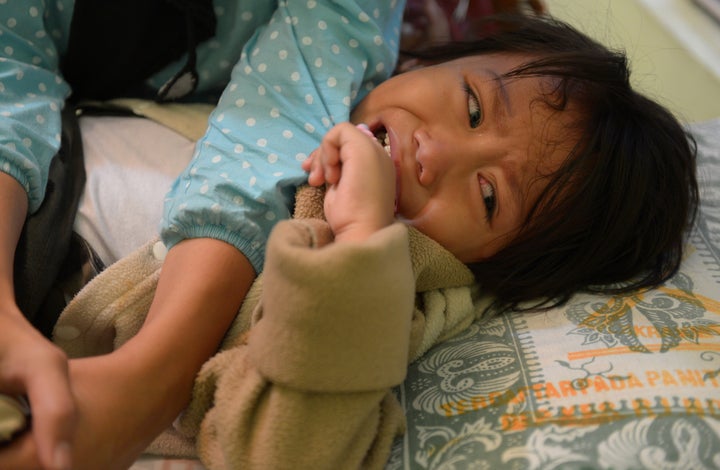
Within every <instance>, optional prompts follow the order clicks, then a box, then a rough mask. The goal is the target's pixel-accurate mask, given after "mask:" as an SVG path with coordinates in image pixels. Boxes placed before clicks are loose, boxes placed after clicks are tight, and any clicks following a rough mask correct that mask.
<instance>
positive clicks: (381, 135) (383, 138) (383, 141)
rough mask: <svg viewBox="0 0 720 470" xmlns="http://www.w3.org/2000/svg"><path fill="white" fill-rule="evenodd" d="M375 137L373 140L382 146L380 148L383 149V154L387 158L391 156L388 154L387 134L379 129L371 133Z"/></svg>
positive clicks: (383, 129) (388, 140) (382, 129)
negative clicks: (385, 154)
mask: <svg viewBox="0 0 720 470" xmlns="http://www.w3.org/2000/svg"><path fill="white" fill-rule="evenodd" d="M373 134H374V135H375V138H376V139H377V141H378V142H379V143H380V145H382V147H383V148H384V149H385V152H386V153H387V154H388V157H390V156H391V154H390V137H388V133H387V131H386V130H385V128H384V127H380V128H378V129H376V130H375V132H374V133H373Z"/></svg>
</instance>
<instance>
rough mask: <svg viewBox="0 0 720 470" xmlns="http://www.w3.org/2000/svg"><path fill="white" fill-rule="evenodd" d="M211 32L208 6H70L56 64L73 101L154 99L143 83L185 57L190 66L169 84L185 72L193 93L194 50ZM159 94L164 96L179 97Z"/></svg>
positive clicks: (145, 2) (157, 2) (133, 2)
mask: <svg viewBox="0 0 720 470" xmlns="http://www.w3.org/2000/svg"><path fill="white" fill-rule="evenodd" d="M215 26H216V19H215V13H214V10H213V4H212V0H75V6H74V11H73V18H72V22H71V25H70V37H69V40H68V49H67V52H66V54H65V56H64V57H63V61H62V64H61V68H62V71H63V75H64V76H65V79H66V80H67V81H68V82H69V83H70V85H71V87H72V89H73V96H72V99H73V100H75V101H79V100H82V99H94V100H106V99H111V98H118V97H123V96H135V97H145V98H148V97H154V96H155V93H154V92H152V91H150V90H148V89H147V88H146V87H145V85H144V83H145V81H146V80H147V78H148V77H150V76H152V75H153V74H154V73H156V72H158V71H160V70H161V69H162V68H164V67H165V66H166V65H167V64H169V63H171V62H172V61H174V60H177V59H179V58H180V57H181V56H182V55H183V53H185V52H187V53H188V56H189V58H188V60H189V63H188V65H186V67H185V68H183V69H182V70H181V71H179V72H178V74H177V75H176V76H175V77H173V80H171V81H170V82H173V83H174V82H177V81H178V79H179V78H180V77H181V76H182V77H186V76H187V71H186V70H185V69H186V68H187V67H188V66H190V67H191V69H192V71H191V73H190V77H191V78H193V79H194V80H195V81H194V82H193V83H192V84H191V85H192V88H191V89H190V91H192V90H194V86H195V84H196V82H197V73H195V71H194V65H195V64H194V60H195V48H196V47H197V45H198V44H199V43H200V42H202V41H204V40H206V39H208V38H210V37H212V36H213V35H214V34H215ZM190 62H191V63H190ZM170 82H169V83H170ZM180 83H181V84H182V85H185V84H186V81H185V80H184V79H183V80H181V81H180ZM170 86H172V85H170ZM164 88H166V90H165V91H164V95H163V96H169V97H171V98H176V97H177V96H180V94H179V93H177V92H174V93H170V92H169V90H168V89H167V86H166V87H164ZM161 98H162V96H161Z"/></svg>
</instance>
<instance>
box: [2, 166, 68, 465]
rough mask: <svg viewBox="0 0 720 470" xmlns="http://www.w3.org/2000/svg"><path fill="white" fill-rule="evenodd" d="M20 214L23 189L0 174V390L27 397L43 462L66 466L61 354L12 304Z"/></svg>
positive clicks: (65, 392)
mask: <svg viewBox="0 0 720 470" xmlns="http://www.w3.org/2000/svg"><path fill="white" fill-rule="evenodd" d="M26 213H27V195H26V193H25V191H24V189H23V188H22V187H21V186H20V185H19V184H18V183H17V181H16V180H15V179H14V178H12V177H11V176H9V175H7V174H4V173H0V392H3V393H9V394H14V395H26V396H27V397H28V399H29V402H30V405H31V408H32V413H33V427H32V439H33V440H34V442H35V444H36V446H37V452H38V457H39V459H40V461H41V462H42V463H43V465H44V466H46V467H47V468H58V469H63V468H70V458H71V456H70V440H71V438H72V434H73V430H74V427H73V426H74V423H75V406H74V400H73V396H72V394H71V391H70V386H69V382H68V363H67V358H66V356H65V354H64V353H63V352H62V351H61V350H60V349H59V348H57V347H56V346H54V345H53V344H52V343H50V342H49V341H48V340H47V339H46V338H45V337H43V336H42V335H41V334H40V333H39V332H38V331H37V330H36V329H35V328H34V327H33V326H32V325H30V323H29V322H28V321H27V319H26V318H25V317H24V316H23V314H22V313H21V312H20V310H19V309H18V307H17V305H16V303H15V294H14V286H13V260H14V254H15V247H16V245H17V241H18V238H19V236H20V231H21V229H22V226H23V224H24V222H25V216H26ZM8 468H9V467H8Z"/></svg>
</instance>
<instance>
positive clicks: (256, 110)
mask: <svg viewBox="0 0 720 470" xmlns="http://www.w3.org/2000/svg"><path fill="white" fill-rule="evenodd" d="M403 6H404V1H403V0H362V1H360V0H358V1H350V0H336V1H330V0H287V1H280V2H278V6H277V9H276V10H275V12H274V13H273V16H272V18H271V20H270V22H269V23H268V24H267V25H266V26H265V27H263V28H261V29H260V30H258V31H257V33H256V34H255V35H254V36H253V37H252V38H251V39H250V40H249V41H248V43H247V44H246V45H245V48H244V49H243V52H242V55H241V58H240V61H239V62H238V63H237V64H236V65H235V67H234V68H233V71H232V78H231V81H230V84H229V85H228V87H227V88H226V89H225V92H224V93H223V95H222V97H221V100H220V102H219V104H218V106H217V108H216V110H215V111H214V113H213V114H212V116H211V117H210V122H209V127H208V130H207V133H206V134H205V136H204V137H203V139H201V141H200V142H199V143H198V146H197V149H196V153H195V156H194V158H193V160H192V162H191V163H190V165H189V166H188V168H187V169H186V170H185V171H184V172H183V174H182V175H180V177H179V178H178V179H177V180H176V182H175V184H174V185H173V188H172V189H171V191H170V192H169V194H168V197H167V199H166V204H165V212H164V218H163V222H162V231H161V233H162V237H163V240H164V241H165V243H166V244H167V245H168V246H169V247H170V246H173V245H175V244H177V243H178V242H180V241H181V240H183V239H186V238H198V237H209V238H215V239H219V240H223V241H226V242H228V243H230V244H232V245H234V246H236V247H237V248H238V249H239V250H241V251H242V252H243V253H244V254H245V255H246V256H247V258H248V259H249V260H250V262H251V263H252V265H253V266H254V268H255V270H256V271H257V272H260V271H262V267H263V263H264V252H265V245H266V241H267V238H268V236H269V233H270V231H271V229H272V227H273V226H274V225H275V223H277V221H278V220H280V219H285V218H288V217H289V216H290V210H291V207H292V205H293V201H294V194H295V189H296V188H297V187H298V186H299V185H300V184H302V183H304V182H305V181H306V175H305V173H304V172H303V171H302V169H301V167H300V163H301V162H302V160H304V159H305V158H306V156H307V155H308V154H309V153H310V152H311V151H312V150H314V149H315V148H316V147H317V146H318V145H319V143H320V141H321V139H322V137H323V135H324V134H325V132H327V130H328V129H329V128H330V127H332V126H333V125H334V124H335V123H338V122H342V121H346V120H348V119H349V114H350V110H351V108H352V106H353V105H354V104H355V103H357V102H358V101H359V100H360V99H362V98H363V97H364V96H365V94H366V93H367V92H368V91H369V90H370V89H372V87H374V86H375V85H376V84H378V83H380V82H381V81H383V80H385V79H387V78H388V77H389V75H390V74H391V72H392V70H393V68H394V65H395V62H396V60H397V48H398V40H399V28H400V22H401V18H402V9H403Z"/></svg>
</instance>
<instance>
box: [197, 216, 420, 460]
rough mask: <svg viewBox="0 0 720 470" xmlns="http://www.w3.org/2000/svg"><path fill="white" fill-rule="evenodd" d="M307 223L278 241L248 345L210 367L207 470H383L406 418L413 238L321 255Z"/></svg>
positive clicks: (334, 248) (288, 225) (291, 227)
mask: <svg viewBox="0 0 720 470" xmlns="http://www.w3.org/2000/svg"><path fill="white" fill-rule="evenodd" d="M314 240H315V239H314V234H313V230H312V229H311V228H308V226H307V225H306V224H305V223H303V222H298V221H292V222H281V223H280V224H278V226H277V227H276V229H275V230H274V231H273V234H272V236H271V239H270V242H269V247H268V256H267V263H266V270H265V273H264V279H263V293H262V298H261V304H260V309H261V310H259V311H257V313H256V317H259V319H256V322H255V324H254V326H253V327H252V328H251V330H250V332H249V334H248V336H247V343H246V344H243V345H241V346H237V347H235V348H232V349H230V350H228V351H225V352H223V353H221V354H220V355H219V356H217V357H216V358H215V359H213V361H216V364H218V365H219V366H218V369H217V370H219V371H220V370H222V374H220V376H219V377H216V380H217V382H216V384H215V387H216V391H215V393H214V395H213V397H214V406H213V408H212V409H210V411H209V412H208V413H207V414H206V415H205V418H204V420H203V423H202V427H201V432H200V434H199V436H198V444H199V446H198V447H199V453H200V455H201V458H202V460H203V462H204V463H205V464H206V465H208V467H209V468H251V469H252V468H314V469H324V468H327V469H342V468H368V467H369V468H382V466H383V465H384V464H385V462H386V461H387V458H388V456H389V451H390V447H391V443H392V440H393V439H394V437H396V436H397V435H398V434H400V433H401V432H402V431H403V430H404V416H403V414H402V410H401V408H400V406H399V404H398V403H397V400H396V399H395V397H394V396H393V395H392V393H391V391H390V388H391V387H393V386H395V385H398V384H399V383H400V382H402V380H403V379H404V377H405V373H406V368H407V362H408V347H409V336H410V322H411V317H412V313H413V302H414V279H413V274H412V267H411V262H410V256H409V250H408V241H407V229H406V227H404V226H403V225H401V224H399V223H398V224H395V225H393V226H390V227H388V228H386V229H384V230H381V231H380V232H377V233H376V234H375V235H374V236H373V237H371V238H370V239H369V240H367V241H366V242H365V243H362V244H357V245H351V244H340V243H331V244H329V245H327V246H325V247H321V248H318V247H315V246H314V244H315V241H314Z"/></svg>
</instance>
